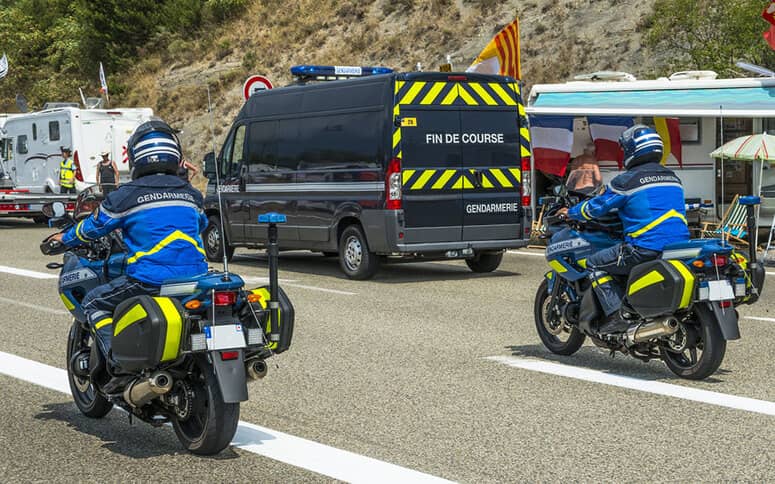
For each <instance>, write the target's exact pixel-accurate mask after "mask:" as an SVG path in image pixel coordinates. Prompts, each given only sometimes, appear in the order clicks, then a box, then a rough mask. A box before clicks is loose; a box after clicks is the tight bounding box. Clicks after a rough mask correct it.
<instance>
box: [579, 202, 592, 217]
mask: <svg viewBox="0 0 775 484" xmlns="http://www.w3.org/2000/svg"><path fill="white" fill-rule="evenodd" d="M587 203H589V201H586V202H584V203H582V204H581V208H580V209H579V212H581V216H582V217H584V218H585V219H587V220H592V217H590V216H589V215H587V210H586V208H587Z"/></svg>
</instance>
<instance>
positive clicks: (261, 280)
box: [242, 276, 358, 296]
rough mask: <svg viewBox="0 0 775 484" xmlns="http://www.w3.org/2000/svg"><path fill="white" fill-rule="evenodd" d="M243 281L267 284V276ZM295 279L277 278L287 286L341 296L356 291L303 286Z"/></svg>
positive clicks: (353, 294) (354, 294)
mask: <svg viewBox="0 0 775 484" xmlns="http://www.w3.org/2000/svg"><path fill="white" fill-rule="evenodd" d="M242 280H243V281H245V282H250V283H251V284H264V285H266V284H269V278H266V277H250V276H248V277H243V278H242ZM294 280H295V279H286V280H283V279H278V281H279V282H280V283H282V285H283V286H287V287H298V288H299V289H309V290H311V291H321V292H329V293H331V294H341V295H342V296H356V295H357V294H358V293H356V292H350V291H340V290H338V289H328V288H326V287H317V286H305V285H304V284H294V283H293V282H292V281H294Z"/></svg>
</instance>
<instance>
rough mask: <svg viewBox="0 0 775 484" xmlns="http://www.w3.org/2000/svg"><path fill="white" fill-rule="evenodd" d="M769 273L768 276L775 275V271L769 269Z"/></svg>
mask: <svg viewBox="0 0 775 484" xmlns="http://www.w3.org/2000/svg"><path fill="white" fill-rule="evenodd" d="M767 275H768V276H775V272H769V271H768V272H767Z"/></svg>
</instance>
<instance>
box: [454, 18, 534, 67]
mask: <svg viewBox="0 0 775 484" xmlns="http://www.w3.org/2000/svg"><path fill="white" fill-rule="evenodd" d="M466 72H479V73H481V74H500V75H502V76H511V77H513V78H514V79H521V78H522V70H521V68H520V65H519V19H514V21H513V22H511V23H510V24H508V25H507V26H505V27H503V30H501V31H500V32H498V35H496V36H495V37H493V39H492V40H491V41H490V43H489V44H487V47H485V48H484V50H482V52H481V53H480V54H479V57H477V58H476V59H475V60H474V62H473V63H472V64H471V67H469V68H468V69H466Z"/></svg>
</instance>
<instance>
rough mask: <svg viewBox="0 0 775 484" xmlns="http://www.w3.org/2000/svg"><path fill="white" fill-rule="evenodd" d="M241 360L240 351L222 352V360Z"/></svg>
mask: <svg viewBox="0 0 775 484" xmlns="http://www.w3.org/2000/svg"><path fill="white" fill-rule="evenodd" d="M237 358H239V351H221V360H223V361H230V360H236V359H237Z"/></svg>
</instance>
